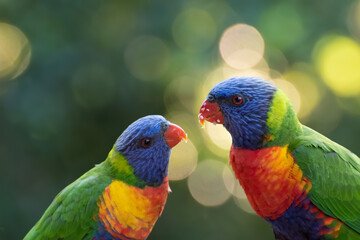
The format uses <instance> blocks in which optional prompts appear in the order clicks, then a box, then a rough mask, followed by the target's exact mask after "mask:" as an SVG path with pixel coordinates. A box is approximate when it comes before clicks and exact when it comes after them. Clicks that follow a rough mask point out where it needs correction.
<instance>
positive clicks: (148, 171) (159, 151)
mask: <svg viewBox="0 0 360 240" xmlns="http://www.w3.org/2000/svg"><path fill="white" fill-rule="evenodd" d="M181 139H186V133H185V132H184V131H183V130H182V129H181V128H180V127H179V126H177V125H175V124H172V123H170V122H168V121H167V120H166V119H165V118H164V117H162V116H159V115H150V116H146V117H143V118H140V119H138V120H137V121H135V122H134V123H132V124H131V125H130V126H129V127H128V128H127V129H126V130H125V131H124V132H123V133H122V134H121V136H120V137H119V138H118V140H117V141H116V143H115V150H116V151H118V152H119V153H121V154H122V155H124V157H125V158H126V159H127V161H128V164H129V165H130V166H131V167H132V168H133V169H134V174H135V176H136V177H137V178H138V179H139V180H141V181H143V182H145V183H146V185H148V186H158V185H160V184H162V182H163V180H164V178H165V177H166V176H167V170H168V164H169V158H170V152H171V148H172V147H174V146H175V145H176V144H177V143H179V142H180V141H181Z"/></svg>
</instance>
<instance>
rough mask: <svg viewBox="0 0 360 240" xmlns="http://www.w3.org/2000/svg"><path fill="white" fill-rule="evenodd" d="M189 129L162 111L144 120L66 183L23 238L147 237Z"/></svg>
mask: <svg viewBox="0 0 360 240" xmlns="http://www.w3.org/2000/svg"><path fill="white" fill-rule="evenodd" d="M181 140H185V141H186V140H187V134H186V133H185V131H184V130H183V129H182V128H181V127H179V126H178V125H176V124H173V123H170V122H169V121H167V120H166V119H165V118H164V117H162V116H160V115H149V116H145V117H142V118H139V119H138V120H136V121H135V122H133V123H132V124H131V125H129V126H128V127H127V128H126V129H125V131H124V132H123V133H122V134H121V135H120V137H119V138H118V139H117V140H116V142H115V144H114V146H113V148H112V149H111V151H110V152H109V154H108V156H107V158H106V159H105V161H103V162H102V163H100V164H98V165H96V166H95V167H94V168H92V169H90V170H89V171H88V172H86V173H85V174H84V175H82V176H81V177H80V178H78V179H77V180H76V181H75V182H73V183H71V184H70V185H68V186H67V187H65V188H64V189H63V190H62V191H61V192H60V193H59V194H58V195H57V196H56V197H55V198H54V200H53V202H52V203H51V204H50V206H49V207H48V208H47V210H46V211H45V213H44V215H43V216H42V217H41V218H40V220H39V221H38V222H37V223H36V224H35V226H34V227H33V228H32V229H31V230H30V231H29V232H28V233H27V235H26V236H25V238H24V240H47V239H62V240H80V239H83V240H89V239H91V240H114V239H115V240H120V239H121V240H130V239H146V238H147V237H148V235H149V234H150V232H151V230H152V229H153V227H154V224H155V222H156V221H157V219H158V217H159V216H160V215H161V213H162V211H163V209H164V205H165V203H166V200H167V196H168V192H169V191H170V188H169V180H168V174H167V173H168V164H169V158H170V153H171V148H173V147H174V146H176V145H177V144H178V143H179V142H180V141H181Z"/></svg>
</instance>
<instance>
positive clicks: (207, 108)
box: [199, 100, 224, 127]
mask: <svg viewBox="0 0 360 240" xmlns="http://www.w3.org/2000/svg"><path fill="white" fill-rule="evenodd" d="M205 120H206V121H208V122H211V123H215V124H223V123H224V117H223V114H222V112H221V109H220V107H219V105H218V104H217V103H211V102H209V101H208V100H205V101H204V102H203V104H201V107H200V112H199V122H200V124H201V126H202V127H204V125H205Z"/></svg>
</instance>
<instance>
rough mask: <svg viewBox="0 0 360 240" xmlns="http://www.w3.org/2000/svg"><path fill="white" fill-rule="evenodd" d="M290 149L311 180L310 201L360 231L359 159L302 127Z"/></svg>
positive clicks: (305, 174)
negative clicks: (301, 133)
mask: <svg viewBox="0 0 360 240" xmlns="http://www.w3.org/2000/svg"><path fill="white" fill-rule="evenodd" d="M289 149H290V151H292V154H293V156H294V158H295V159H296V162H297V164H298V165H299V166H300V168H301V169H302V171H303V173H304V176H305V177H307V178H308V179H310V181H311V183H312V188H311V190H310V192H309V196H310V199H311V201H312V202H313V203H314V204H315V205H316V206H317V207H318V208H319V209H321V210H322V211H323V212H324V213H326V214H327V215H330V216H332V217H336V218H338V219H340V220H342V221H343V222H344V223H345V224H346V225H348V226H349V227H351V228H352V229H354V230H355V231H356V232H358V233H360V159H359V158H358V157H357V156H356V155H355V154H353V153H352V152H350V151H349V150H347V149H346V148H344V147H342V146H340V145H339V144H337V143H335V142H332V141H331V140H329V139H328V138H326V137H324V136H323V135H321V134H319V133H317V132H315V131H314V130H312V129H310V128H308V127H305V126H303V135H302V136H301V137H299V138H298V139H297V140H296V141H295V142H294V143H292V144H290V145H289Z"/></svg>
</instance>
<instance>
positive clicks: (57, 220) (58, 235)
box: [24, 164, 111, 240]
mask: <svg viewBox="0 0 360 240" xmlns="http://www.w3.org/2000/svg"><path fill="white" fill-rule="evenodd" d="M110 183H111V178H110V177H109V176H108V175H107V174H106V170H105V167H104V166H103V164H100V165H98V166H96V167H95V168H93V169H91V170H90V171H88V172H87V173H85V174H84V175H83V176H81V177H80V178H79V179H77V180H76V181H75V182H73V183H72V184H70V185H69V186H67V187H66V188H65V189H63V190H62V191H61V192H60V193H59V194H58V195H57V196H56V197H55V199H54V200H53V202H52V203H51V205H50V206H49V207H48V209H47V210H46V211H45V213H44V215H43V216H42V217H41V219H40V220H39V221H38V222H37V223H36V225H35V226H34V227H33V228H32V229H31V230H30V232H29V233H28V234H27V235H26V236H25V238H24V240H46V239H64V240H65V239H66V240H79V239H91V238H92V234H93V233H94V231H95V230H96V227H97V224H96V222H95V221H94V216H95V215H96V214H97V212H98V206H97V201H98V199H99V196H100V195H101V194H102V192H103V191H104V190H105V188H106V187H107V186H108V185H109V184H110Z"/></svg>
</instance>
